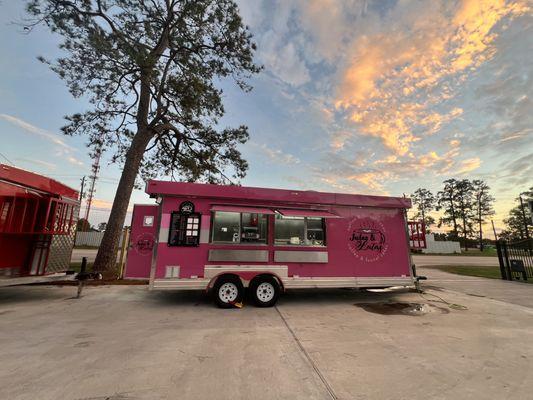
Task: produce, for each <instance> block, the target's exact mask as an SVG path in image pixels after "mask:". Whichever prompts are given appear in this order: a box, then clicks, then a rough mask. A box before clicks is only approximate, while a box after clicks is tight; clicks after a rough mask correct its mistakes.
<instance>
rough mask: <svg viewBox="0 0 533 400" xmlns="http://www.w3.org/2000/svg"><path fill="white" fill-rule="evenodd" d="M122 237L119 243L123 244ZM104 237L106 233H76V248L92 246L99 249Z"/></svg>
mask: <svg viewBox="0 0 533 400" xmlns="http://www.w3.org/2000/svg"><path fill="white" fill-rule="evenodd" d="M123 234H124V232H123V233H122V234H121V235H120V240H119V243H122V235H123ZM103 237H104V232H77V233H76V244H75V245H76V246H90V247H99V246H100V243H101V242H102V238H103Z"/></svg>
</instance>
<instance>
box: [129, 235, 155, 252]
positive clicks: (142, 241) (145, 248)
mask: <svg viewBox="0 0 533 400" xmlns="http://www.w3.org/2000/svg"><path fill="white" fill-rule="evenodd" d="M154 245H155V236H154V235H152V234H151V233H143V234H141V235H139V236H137V240H135V243H134V244H133V247H134V248H135V250H136V251H137V253H139V254H140V255H142V256H146V255H148V254H151V253H152V250H153V248H154Z"/></svg>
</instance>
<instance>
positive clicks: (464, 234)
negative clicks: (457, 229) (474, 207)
mask: <svg viewBox="0 0 533 400" xmlns="http://www.w3.org/2000/svg"><path fill="white" fill-rule="evenodd" d="M466 236H467V235H466V220H465V218H463V237H464V241H465V251H468V243H467V242H466V241H467V238H466Z"/></svg>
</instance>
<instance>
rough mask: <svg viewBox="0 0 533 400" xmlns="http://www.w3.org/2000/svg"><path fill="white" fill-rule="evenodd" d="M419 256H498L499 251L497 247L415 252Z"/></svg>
mask: <svg viewBox="0 0 533 400" xmlns="http://www.w3.org/2000/svg"><path fill="white" fill-rule="evenodd" d="M413 254H414V255H417V256H451V257H453V256H467V257H468V256H470V257H498V253H497V251H496V249H492V248H489V249H484V250H483V251H479V250H478V249H469V250H468V251H464V250H462V251H461V252H460V253H431V254H424V253H413Z"/></svg>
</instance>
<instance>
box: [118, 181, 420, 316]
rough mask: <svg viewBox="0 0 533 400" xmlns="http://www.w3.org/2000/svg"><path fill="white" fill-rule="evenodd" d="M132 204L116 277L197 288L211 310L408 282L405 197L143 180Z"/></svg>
mask: <svg viewBox="0 0 533 400" xmlns="http://www.w3.org/2000/svg"><path fill="white" fill-rule="evenodd" d="M146 192H147V193H148V194H149V195H150V196H151V197H152V198H155V199H156V204H155V205H135V206H134V209H133V217H132V230H131V236H130V249H129V252H128V259H127V264H126V271H125V277H126V278H130V279H148V278H149V279H150V289H153V290H162V289H166V290H175V289H205V290H210V291H212V293H213V296H214V300H215V302H216V303H217V304H218V305H219V306H220V307H231V306H232V305H234V304H236V303H240V302H242V300H243V296H244V291H245V290H246V289H245V288H247V290H248V292H249V293H250V296H251V298H252V299H253V301H254V302H255V304H256V305H258V306H263V307H266V306H272V305H274V304H275V302H276V300H277V298H278V296H279V294H280V293H281V292H282V291H284V290H286V289H298V288H384V287H390V286H412V285H414V284H415V283H416V279H417V278H416V276H414V273H413V268H412V266H411V257H410V251H409V248H410V245H411V246H419V245H420V241H418V240H414V239H415V238H414V237H413V232H416V231H417V230H420V227H419V226H418V223H413V222H411V223H408V221H407V213H406V210H407V209H408V208H410V207H411V201H410V200H409V199H407V198H401V197H383V196H366V195H357V194H344V193H322V192H315V191H297V190H281V189H267V188H255V187H243V186H221V185H210V184H196V183H181V182H165V181H158V180H152V181H149V182H148V183H147V186H146Z"/></svg>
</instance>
